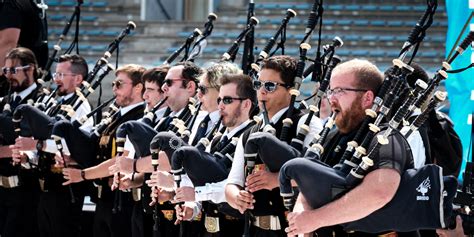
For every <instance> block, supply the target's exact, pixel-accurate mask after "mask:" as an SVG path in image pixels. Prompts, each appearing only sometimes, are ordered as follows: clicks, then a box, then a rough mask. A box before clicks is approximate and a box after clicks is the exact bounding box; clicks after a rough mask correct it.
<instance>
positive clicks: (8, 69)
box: [2, 65, 30, 74]
mask: <svg viewBox="0 0 474 237" xmlns="http://www.w3.org/2000/svg"><path fill="white" fill-rule="evenodd" d="M29 67H30V65H25V66H20V67H2V71H3V74H8V73H11V74H16V73H17V72H18V70H25V69H27V68H29Z"/></svg>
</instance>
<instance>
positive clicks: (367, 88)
mask: <svg viewBox="0 0 474 237" xmlns="http://www.w3.org/2000/svg"><path fill="white" fill-rule="evenodd" d="M20 2H21V1H20ZM0 4H1V5H0V13H1V14H0V62H1V63H2V64H3V65H4V66H3V67H2V70H1V72H0V77H2V78H3V79H2V80H3V81H4V82H2V83H4V84H2V85H3V86H2V91H3V92H1V93H2V95H4V96H3V97H2V98H1V99H0V112H1V114H0V122H1V124H0V236H1V237H11V236H19V237H21V236H44V237H47V236H81V230H82V229H85V228H92V230H93V236H97V237H100V236H104V237H106V236H110V237H115V236H134V237H143V236H162V237H163V236H170V237H173V236H190V237H191V236H193V237H195V236H226V237H227V236H297V235H305V236H313V235H314V236H436V235H439V236H463V235H464V233H463V231H462V225H461V223H462V219H461V218H460V217H457V218H456V217H455V215H452V214H451V210H452V207H451V204H452V198H453V196H454V194H453V192H452V191H453V190H451V189H450V188H452V186H454V192H455V191H456V183H455V184H452V183H450V180H451V181H452V179H449V178H445V179H444V181H443V174H442V173H441V171H440V170H441V169H440V168H439V167H438V166H435V165H429V164H437V163H438V162H439V160H437V159H434V158H433V157H431V155H430V154H431V153H430V149H433V148H432V147H430V144H429V139H427V132H424V131H425V130H423V128H421V129H420V132H418V131H415V132H413V134H411V135H410V136H408V137H406V136H405V134H406V130H407V129H408V128H404V127H408V126H409V122H408V121H404V120H403V121H401V120H400V119H399V116H397V113H399V112H400V111H398V109H399V108H405V107H404V104H403V102H404V101H406V99H407V98H408V97H409V96H411V95H412V93H413V91H416V90H417V87H418V86H420V85H421V84H422V83H429V78H428V76H427V74H426V73H425V72H424V71H423V69H422V68H421V67H420V66H418V65H416V64H412V65H411V67H409V66H400V65H397V67H398V68H397V67H393V68H392V71H387V72H386V73H385V75H384V73H383V72H381V71H380V70H379V69H378V68H377V66H376V65H375V64H373V63H372V62H369V61H367V60H363V59H351V60H348V61H345V62H342V63H340V64H338V65H336V66H335V67H334V68H333V69H331V70H329V71H330V72H331V74H329V75H327V80H328V81H327V83H328V88H327V89H324V92H325V95H323V96H322V97H321V96H320V97H317V98H318V102H319V103H317V104H315V105H314V106H315V108H316V112H315V111H312V112H310V113H308V109H307V108H304V107H303V108H300V107H295V106H294V102H293V101H294V90H295V84H297V83H298V82H297V81H296V79H295V78H297V77H298V75H297V74H298V70H297V67H298V64H299V63H301V62H298V61H297V60H296V59H295V58H292V57H290V56H286V55H281V56H272V57H269V58H266V59H264V60H263V61H262V62H261V65H260V68H261V69H260V71H259V72H258V77H256V78H252V77H250V76H249V75H246V74H244V73H243V71H242V70H241V69H240V68H239V67H238V66H236V65H235V64H233V63H230V62H226V61H221V62H215V63H214V62H213V63H209V64H208V65H206V66H205V67H200V66H198V65H196V64H194V63H192V62H189V61H185V62H180V63H176V64H173V65H163V66H158V67H152V68H148V69H147V68H145V67H143V66H140V65H136V64H127V65H122V66H121V67H119V68H117V69H116V70H115V72H114V73H115V79H114V80H113V82H112V87H111V88H112V91H113V95H114V100H113V102H112V103H111V104H110V105H109V107H108V108H107V107H103V108H102V109H101V110H92V106H91V105H90V104H89V102H88V101H87V99H86V98H83V97H84V96H82V94H81V93H80V91H81V89H79V88H85V90H87V83H85V82H86V79H87V78H88V75H89V74H88V73H89V68H88V65H87V63H86V60H85V59H84V58H83V57H82V56H80V55H70V54H65V55H61V56H59V57H58V59H57V63H56V64H55V65H56V66H55V71H54V73H52V74H51V76H52V78H53V82H54V85H55V88H56V90H55V93H56V98H53V99H50V98H51V96H50V95H48V94H45V92H44V91H43V88H42V86H41V85H40V84H39V83H38V81H37V79H38V78H39V77H40V74H41V73H44V72H41V70H40V68H41V67H42V66H43V65H44V62H43V61H44V59H45V57H44V52H41V50H39V49H38V48H41V47H42V44H41V42H42V40H41V39H42V37H41V32H39V33H38V35H35V36H31V37H30V36H23V37H21V34H26V33H28V34H31V32H33V31H30V30H28V28H23V27H29V26H26V25H27V24H26V22H29V23H32V22H35V24H42V19H41V17H39V18H37V16H36V15H37V14H38V12H34V13H32V14H30V15H32V16H34V17H33V18H34V21H33V20H28V19H23V18H22V17H19V16H25V15H27V14H26V13H22V14H16V13H14V12H15V11H17V10H18V9H20V8H21V9H23V10H25V11H26V9H27V6H26V5H25V6H23V5H21V4H20V5H17V4H13V1H8V0H6V1H1V2H0ZM7 13H8V14H7ZM5 17H11V18H9V19H8V20H2V19H3V18H5ZM6 22H8V24H7V23H6ZM40 28H41V27H40ZM25 37H26V39H30V40H31V39H35V40H36V39H37V40H36V41H35V42H26V41H23V40H19V39H25ZM1 42H9V43H8V44H6V43H5V44H3V43H1ZM18 45H21V46H25V47H18ZM40 59H41V61H40ZM300 60H301V59H300ZM400 68H402V69H408V70H407V71H403V70H399V69H400ZM397 70H399V71H397ZM400 71H402V72H400ZM300 76H301V75H300ZM386 78H392V79H393V78H396V79H397V80H398V79H400V78H401V79H403V80H404V83H403V86H400V87H403V88H404V93H405V94H402V93H400V94H399V96H398V101H397V102H395V103H394V104H393V106H392V107H390V108H385V109H384V108H383V106H382V109H380V111H379V110H375V111H373V110H374V105H377V103H380V96H381V95H380V94H379V91H380V90H381V87H383V85H384V83H386V80H387V79H386ZM319 85H320V86H321V87H320V88H321V89H322V88H323V82H320V84H319ZM394 87H396V86H394ZM104 88H105V87H104ZM315 90H316V91H317V88H316V89H315ZM390 90H392V91H390ZM390 90H389V91H390V92H389V93H387V94H390V93H392V94H396V93H398V92H397V91H393V90H394V89H393V88H391V89H390ZM384 96H385V95H382V99H383V97H384ZM392 99H393V100H396V99H397V98H396V97H394V98H392ZM196 101H198V102H196ZM38 105H43V108H42V109H40V108H38V107H39V106H38ZM384 105H385V104H384ZM378 106H381V104H378ZM72 108H74V109H73V110H71V109H72ZM390 109H392V110H391V111H390V113H389V112H388V110H390ZM319 111H320V112H319ZM313 112H314V113H313ZM419 112H420V111H414V113H413V114H408V115H407V114H404V115H403V117H404V118H407V120H408V118H412V119H414V118H415V117H416V115H417V114H416V113H419ZM96 113H103V116H102V117H103V118H102V120H100V121H94V120H95V119H94V117H95V114H96ZM377 113H384V114H383V115H384V116H385V117H383V116H382V119H381V120H380V121H377V122H374V121H371V122H370V125H369V122H367V121H369V120H370V119H371V117H372V118H375V117H376V116H377ZM400 113H401V112H400ZM372 114H375V115H374V116H372ZM434 116H435V117H436V115H434ZM333 124H334V125H335V128H332V125H333ZM369 130H370V131H369ZM365 134H371V135H370V136H369V135H368V136H367V138H366V139H367V141H365V140H364V142H362V140H361V138H360V136H363V135H365ZM280 138H282V139H280ZM355 140H360V141H358V143H362V144H359V145H360V146H359V147H357V146H358V144H357V143H356V144H355V145H354V143H352V142H353V141H355ZM296 143H297V144H299V145H294V144H296ZM363 146H365V147H363ZM298 147H302V149H299V148H298ZM356 147H357V148H356ZM351 149H353V150H355V153H360V156H363V158H361V159H360V160H362V163H361V164H362V165H359V164H353V166H352V164H350V162H351V161H352V160H350V159H349V160H348V159H347V158H343V157H344V155H345V153H346V152H347V151H351ZM353 150H352V151H353ZM444 161H445V160H444ZM453 162H454V161H453ZM364 164H365V165H366V166H364ZM347 165H350V166H347ZM440 165H441V164H440ZM443 165H445V164H443ZM341 166H342V167H344V168H340V167H341ZM448 166H449V168H450V171H451V170H452V172H448V173H446V171H445V173H444V175H445V177H447V175H456V176H457V175H458V173H459V164H455V165H454V164H450V165H448ZM347 167H354V169H348V168H347ZM361 167H362V168H361ZM453 167H454V168H453ZM361 169H363V170H361ZM428 172H431V173H429V175H428V176H424V175H425V174H427V173H428ZM426 177H428V178H426ZM425 178H426V179H425ZM287 179H288V180H291V182H290V185H289V190H290V191H291V196H288V195H287V193H286V191H287V188H288V187H287V186H285V182H284V181H285V180H287ZM436 179H437V180H436ZM354 180H355V181H354ZM426 180H427V181H426ZM440 180H441V181H440ZM409 185H411V186H413V185H415V186H413V190H415V191H412V190H410V192H408V191H406V190H407V188H405V187H407V186H409ZM411 186H410V187H411ZM430 190H431V191H430ZM420 195H421V196H420ZM86 196H90V198H91V200H92V201H93V202H94V203H95V204H96V206H95V211H94V219H93V226H84V225H83V221H82V215H83V211H82V209H83V205H84V199H85V197H86ZM413 196H414V197H415V199H414V200H411V199H410V198H412V197H413ZM425 200H431V201H430V202H429V203H428V204H425V203H426V202H425V203H420V201H425ZM289 203H290V204H292V205H289ZM290 206H291V208H290ZM293 206H294V207H293ZM393 213H407V214H410V215H412V216H403V215H400V216H391V214H393ZM427 213H429V214H433V215H432V216H431V215H429V216H427V215H426V214H427ZM453 216H454V217H453ZM393 220H397V221H393ZM449 220H451V221H452V223H447V222H448V221H449ZM453 223H454V224H453ZM449 224H451V227H452V228H454V230H450V229H447V227H448V225H449Z"/></svg>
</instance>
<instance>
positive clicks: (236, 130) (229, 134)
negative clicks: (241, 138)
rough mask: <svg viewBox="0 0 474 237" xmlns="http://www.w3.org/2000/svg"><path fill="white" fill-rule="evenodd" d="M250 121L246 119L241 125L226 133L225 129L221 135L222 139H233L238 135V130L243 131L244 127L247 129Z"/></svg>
mask: <svg viewBox="0 0 474 237" xmlns="http://www.w3.org/2000/svg"><path fill="white" fill-rule="evenodd" d="M251 121H252V120H250V119H248V120H246V121H245V122H243V123H241V124H240V125H239V126H237V127H235V128H234V129H232V130H230V131H228V130H227V129H226V130H225V132H224V134H223V135H222V137H224V136H227V138H230V137H233V136H234V135H235V134H236V133H238V132H239V131H240V130H242V129H244V128H245V127H247V125H249V123H250V122H251Z"/></svg>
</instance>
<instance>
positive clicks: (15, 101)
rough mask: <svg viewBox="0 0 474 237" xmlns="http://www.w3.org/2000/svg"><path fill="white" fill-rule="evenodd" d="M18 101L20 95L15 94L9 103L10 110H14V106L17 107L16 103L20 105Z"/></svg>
mask: <svg viewBox="0 0 474 237" xmlns="http://www.w3.org/2000/svg"><path fill="white" fill-rule="evenodd" d="M20 101H21V96H19V95H17V96H15V99H13V101H12V103H11V107H12V111H14V110H15V109H16V107H18V105H20Z"/></svg>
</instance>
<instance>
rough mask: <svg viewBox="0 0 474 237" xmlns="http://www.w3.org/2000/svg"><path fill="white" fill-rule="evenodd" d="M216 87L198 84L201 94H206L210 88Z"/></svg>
mask: <svg viewBox="0 0 474 237" xmlns="http://www.w3.org/2000/svg"><path fill="white" fill-rule="evenodd" d="M211 88H215V87H212V86H204V85H198V90H199V91H200V92H201V94H203V95H205V94H207V92H208V91H209V89H211Z"/></svg>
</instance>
